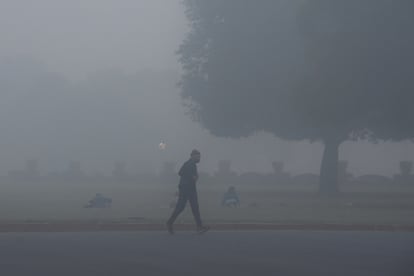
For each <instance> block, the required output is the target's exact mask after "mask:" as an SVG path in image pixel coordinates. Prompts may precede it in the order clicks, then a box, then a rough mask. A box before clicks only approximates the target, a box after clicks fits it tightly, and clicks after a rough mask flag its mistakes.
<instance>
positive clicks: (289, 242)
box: [0, 231, 414, 276]
mask: <svg viewBox="0 0 414 276" xmlns="http://www.w3.org/2000/svg"><path fill="white" fill-rule="evenodd" d="M0 275H4V276H17V275H19V276H20V275H30V276H48V275H52V276H66V275H68V276H69V275H70V276H79V275H85V276H95V275H102V276H103V275H114V276H118V275H120V276H121V275H122V276H123V275H126V276H129V275H134V276H137V275H143V276H150V275H167V276H175V275H190V276H192V275H194V276H199V275H209V276H212V275H238V276H242V275H254V276H259V275H268V276H273V275H280V276H291V275H292V276H293V275H294V276H297V275H306V276H312V275H315V276H325V275H326V276H341V275H344V276H358V275H361V276H369V275H373V276H386V275H387V276H412V275H414V234H413V233H399V232H393V233H388V232H353V231H349V232H333V231H233V232H231V231H222V232H214V231H211V232H209V233H207V234H204V235H197V234H194V233H192V232H179V233H177V234H176V235H174V236H169V235H167V234H166V233H164V232H156V231H154V232H83V233H3V234H0Z"/></svg>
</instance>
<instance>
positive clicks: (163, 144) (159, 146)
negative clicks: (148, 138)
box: [158, 142, 167, 150]
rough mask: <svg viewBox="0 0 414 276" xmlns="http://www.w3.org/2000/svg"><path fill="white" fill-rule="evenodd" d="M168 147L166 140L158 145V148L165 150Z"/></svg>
mask: <svg viewBox="0 0 414 276" xmlns="http://www.w3.org/2000/svg"><path fill="white" fill-rule="evenodd" d="M166 147H167V144H166V143H164V142H161V143H160V144H159V145H158V148H159V149H160V150H165V148H166Z"/></svg>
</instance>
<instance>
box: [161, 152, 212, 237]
mask: <svg viewBox="0 0 414 276" xmlns="http://www.w3.org/2000/svg"><path fill="white" fill-rule="evenodd" d="M200 158H201V154H200V152H199V151H198V150H193V151H192V152H191V156H190V159H189V160H188V161H186V162H185V163H184V164H183V166H182V167H181V169H180V171H179V172H178V175H179V176H180V184H179V185H178V189H179V195H178V201H177V205H176V206H175V210H174V212H173V213H172V215H171V217H170V219H169V220H168V221H167V229H168V232H169V233H170V234H174V228H173V224H174V221H175V220H176V219H177V217H178V215H179V214H180V213H181V212H182V211H183V210H184V208H185V205H186V204H187V201H190V205H191V211H192V212H193V216H194V220H195V222H196V224H197V232H198V233H204V232H206V231H208V230H209V228H208V227H206V226H203V223H202V222H201V217H200V210H199V207H198V197H197V189H196V182H197V180H198V172H197V163H199V162H200Z"/></svg>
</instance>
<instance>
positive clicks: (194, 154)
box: [191, 149, 201, 163]
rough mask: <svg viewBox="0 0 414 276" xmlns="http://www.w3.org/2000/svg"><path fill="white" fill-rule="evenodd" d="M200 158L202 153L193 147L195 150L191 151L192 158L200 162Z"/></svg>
mask: <svg viewBox="0 0 414 276" xmlns="http://www.w3.org/2000/svg"><path fill="white" fill-rule="evenodd" d="M200 158H201V154H200V152H199V151H198V150H196V149H193V151H192V152H191V159H192V160H193V161H194V162H195V163H198V162H200Z"/></svg>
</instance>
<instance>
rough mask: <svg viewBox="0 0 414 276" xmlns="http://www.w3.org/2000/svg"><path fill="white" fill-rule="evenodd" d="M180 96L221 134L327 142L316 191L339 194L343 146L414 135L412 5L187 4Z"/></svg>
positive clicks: (317, 1) (310, 1) (319, 1)
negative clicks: (269, 135)
mask: <svg viewBox="0 0 414 276" xmlns="http://www.w3.org/2000/svg"><path fill="white" fill-rule="evenodd" d="M185 4H186V8H187V16H188V18H189V20H190V22H191V25H190V26H191V31H190V33H189V34H188V37H187V38H186V40H185V41H184V42H183V44H182V46H181V48H180V51H179V54H180V60H181V63H182V64H183V68H184V75H183V79H182V96H183V97H184V98H185V99H187V100H188V103H189V105H190V110H191V111H192V114H193V115H194V119H196V120H198V121H199V122H200V123H201V124H202V125H204V126H205V127H206V128H207V129H209V130H210V131H211V132H212V133H213V134H215V135H219V136H229V137H240V136H247V135H250V134H251V133H252V132H254V131H260V130H264V131H268V132H271V133H273V134H274V135H276V136H278V137H281V138H283V139H289V140H302V139H309V140H311V141H320V142H322V143H323V144H324V145H325V151H324V155H323V159H322V164H321V173H320V176H321V177H320V191H321V192H327V193H334V192H336V191H337V164H338V148H339V145H340V144H341V143H342V142H343V141H346V140H348V139H360V138H372V139H383V140H402V139H411V138H413V137H414V128H412V127H410V126H412V125H413V123H414V121H413V118H414V116H413V115H414V112H413V111H412V108H411V106H410V103H412V102H413V99H414V97H413V88H414V85H413V84H414V82H413V80H412V79H411V78H410V73H412V66H413V63H414V55H413V52H412V49H414V47H413V46H414V43H413V36H412V35H411V32H412V29H413V27H414V21H413V17H412V16H410V11H412V10H414V9H413V6H414V5H413V4H412V2H410V1H408V0H406V1H405V0H400V1H388V0H366V1H362V2H361V1H356V0H350V1H343V0H307V1H306V0H289V1H288V0H283V1H270V0H269V1H239V0H227V1H220V0H211V1H203V0H186V1H185Z"/></svg>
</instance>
